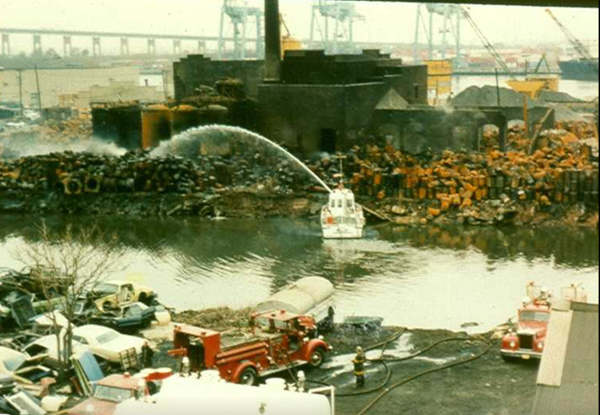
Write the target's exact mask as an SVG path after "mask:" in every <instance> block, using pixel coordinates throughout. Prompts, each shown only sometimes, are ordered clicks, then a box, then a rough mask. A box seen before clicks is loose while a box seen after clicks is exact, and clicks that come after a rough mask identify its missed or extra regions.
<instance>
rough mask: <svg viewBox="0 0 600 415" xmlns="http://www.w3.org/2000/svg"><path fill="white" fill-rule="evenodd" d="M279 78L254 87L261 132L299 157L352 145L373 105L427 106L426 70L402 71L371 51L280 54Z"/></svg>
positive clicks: (394, 62)
mask: <svg viewBox="0 0 600 415" xmlns="http://www.w3.org/2000/svg"><path fill="white" fill-rule="evenodd" d="M280 73H281V76H280V79H278V80H275V81H268V82H264V83H262V84H260V85H259V87H258V103H259V108H260V113H261V122H262V126H261V132H262V133H263V134H264V135H266V136H267V137H270V138H272V139H274V140H276V141H278V142H281V143H283V144H285V145H286V146H288V147H289V148H292V149H294V150H297V151H301V152H304V153H307V152H311V151H327V152H334V151H337V150H341V149H344V148H348V147H351V146H352V145H354V144H358V143H359V140H360V139H361V137H362V130H363V129H365V128H366V127H367V126H368V125H369V123H370V120H371V117H372V115H373V112H374V111H375V109H376V108H377V107H378V105H384V104H385V107H386V108H390V107H391V108H398V109H399V108H405V107H406V106H407V105H410V104H417V105H426V104H427V68H426V66H420V65H419V66H406V65H402V61H401V60H399V59H391V58H390V56H389V55H387V54H381V53H380V52H379V51H377V50H365V51H363V53H362V54H360V55H325V53H324V52H323V51H322V50H298V51H286V53H285V56H284V59H283V60H282V62H281V72H280Z"/></svg>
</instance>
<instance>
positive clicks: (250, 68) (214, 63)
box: [173, 55, 264, 101]
mask: <svg viewBox="0 0 600 415" xmlns="http://www.w3.org/2000/svg"><path fill="white" fill-rule="evenodd" d="M263 78H264V61H262V60H212V59H210V58H207V57H205V56H204V55H188V56H186V57H185V58H182V59H180V60H179V61H178V62H174V63H173V84H174V86H175V100H176V101H182V100H184V99H186V98H190V97H193V96H196V95H198V94H199V93H201V91H202V90H203V89H204V88H206V87H213V86H214V85H215V84H216V82H217V81H221V80H223V79H238V80H240V81H241V82H242V83H243V85H244V93H245V95H246V96H247V97H249V98H256V97H257V95H258V85H259V84H260V83H261V82H262V80H263Z"/></svg>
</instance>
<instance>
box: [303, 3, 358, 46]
mask: <svg viewBox="0 0 600 415" xmlns="http://www.w3.org/2000/svg"><path fill="white" fill-rule="evenodd" d="M330 19H333V24H334V29H333V36H332V38H330V35H331V33H330V29H329V21H330ZM319 20H322V21H323V27H321V25H320V23H319ZM356 20H364V16H363V15H361V14H359V13H357V12H356V10H355V8H354V5H353V4H351V3H348V2H340V1H338V0H335V1H328V0H319V3H318V4H315V5H313V7H312V15H311V21H310V43H311V44H312V43H313V42H314V37H315V36H314V32H315V23H316V24H317V29H318V30H319V33H320V35H321V41H322V44H323V48H324V49H325V50H326V51H328V52H332V53H339V52H340V51H342V52H351V51H352V42H353V40H354V33H353V30H354V27H353V26H354V21H356Z"/></svg>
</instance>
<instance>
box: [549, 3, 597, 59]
mask: <svg viewBox="0 0 600 415" xmlns="http://www.w3.org/2000/svg"><path fill="white" fill-rule="evenodd" d="M546 13H548V14H549V15H550V17H551V18H552V20H554V22H555V23H556V24H557V25H558V27H560V30H562V32H563V33H564V34H565V36H566V37H567V39H568V40H569V42H570V43H571V45H573V48H574V49H575V51H576V52H577V53H578V54H579V56H580V57H581V58H582V59H585V60H593V59H594V58H593V57H592V55H591V54H590V52H589V51H588V49H587V48H586V47H585V45H584V44H583V43H581V42H580V41H579V39H577V38H576V37H575V36H574V35H573V33H571V31H570V30H569V29H567V27H566V26H564V25H563V24H562V23H561V22H560V20H558V19H557V18H556V16H555V15H554V14H553V13H552V11H551V10H550V9H546Z"/></svg>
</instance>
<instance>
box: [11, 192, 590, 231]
mask: <svg viewBox="0 0 600 415" xmlns="http://www.w3.org/2000/svg"><path fill="white" fill-rule="evenodd" d="M326 200H327V199H326V195H325V194H323V193H309V192H300V193H297V194H268V193H260V192H258V193H257V192H250V191H246V190H240V191H224V192H221V193H217V194H210V195H207V194H178V193H164V194H156V193H144V192H136V193H105V194H80V195H74V196H69V195H64V194H61V193H59V192H49V193H41V192H35V193H26V194H25V193H22V192H4V193H2V192H0V214H2V213H4V214H11V215H14V214H17V215H20V214H22V215H42V216H43V215H55V214H61V215H71V216H73V215H77V216H82V217H85V216H90V217H94V216H132V217H147V216H151V217H159V218H160V217H163V218H167V217H205V218H215V217H225V218H276V217H291V218H313V219H314V220H315V221H318V214H319V211H320V208H321V206H322V205H323V204H324V203H326ZM358 201H359V202H360V203H362V204H363V205H364V206H366V207H368V208H370V209H372V210H374V211H376V212H378V213H379V215H380V216H379V217H375V216H373V215H370V214H368V213H367V221H368V222H369V223H378V222H386V221H389V222H391V223H393V224H396V225H400V226H409V227H415V226H422V225H428V224H431V225H440V226H443V225H472V226H482V225H483V226H503V225H517V226H521V225H530V226H569V227H587V228H597V227H598V205H597V204H596V205H595V206H594V205H590V204H587V203H575V204H570V205H564V204H563V205H552V206H551V207H545V206H541V205H540V204H539V203H537V202H536V201H518V202H510V203H502V202H501V200H499V199H498V200H487V201H484V202H482V203H481V204H480V205H479V207H478V209H477V210H453V211H448V212H446V214H444V215H439V216H433V215H432V214H431V209H429V207H428V205H427V204H426V203H422V202H421V201H418V200H411V199H397V198H388V199H384V200H380V201H373V200H369V199H367V198H364V197H363V198H361V197H359V198H358Z"/></svg>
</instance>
